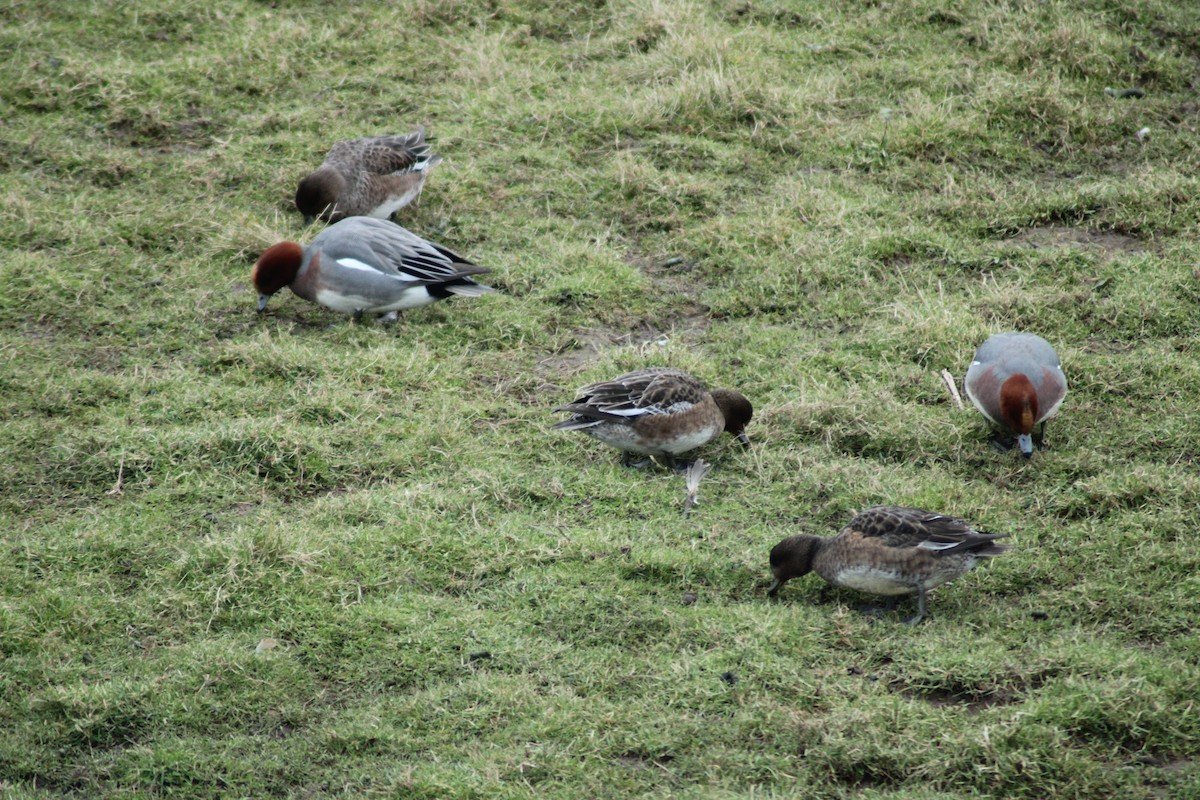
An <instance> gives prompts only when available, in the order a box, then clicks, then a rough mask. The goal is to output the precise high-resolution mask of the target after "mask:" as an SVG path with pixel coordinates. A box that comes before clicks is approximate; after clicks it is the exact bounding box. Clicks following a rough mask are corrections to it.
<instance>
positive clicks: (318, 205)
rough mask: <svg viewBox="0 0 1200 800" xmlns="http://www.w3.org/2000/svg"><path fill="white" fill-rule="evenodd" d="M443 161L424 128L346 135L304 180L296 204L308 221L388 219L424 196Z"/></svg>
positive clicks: (297, 194)
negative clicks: (387, 133) (431, 175)
mask: <svg viewBox="0 0 1200 800" xmlns="http://www.w3.org/2000/svg"><path fill="white" fill-rule="evenodd" d="M440 162H441V158H440V157H439V156H436V155H434V154H433V153H432V152H431V150H430V146H429V143H428V142H427V141H425V131H424V129H422V128H418V129H417V130H415V131H413V132H412V133H409V134H405V135H402V136H371V137H364V138H361V139H346V140H345V141H341V142H337V143H336V144H334V145H333V147H332V148H330V150H329V153H328V154H327V155H326V156H325V161H324V163H322V164H321V167H320V168H319V169H318V170H317V171H315V172H313V173H311V174H309V175H308V176H307V177H305V178H304V180H303V181H301V182H300V186H299V188H297V189H296V208H297V209H299V211H300V213H302V214H304V216H305V219H306V220H307V221H311V220H312V219H314V218H316V217H320V218H322V219H324V220H327V221H330V222H337V221H338V220H340V219H344V218H346V217H354V216H366V217H377V218H380V219H386V218H387V217H390V216H391V215H392V214H393V213H394V212H395V211H396V210H397V209H400V208H403V207H404V206H406V205H408V204H409V203H411V202H412V201H413V200H415V199H416V198H417V197H418V196H419V195H420V193H421V190H422V188H423V187H424V185H425V179H426V177H427V176H428V175H429V170H430V169H432V168H433V167H435V166H437V164H439V163H440Z"/></svg>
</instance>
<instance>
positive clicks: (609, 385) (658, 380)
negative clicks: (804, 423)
mask: <svg viewBox="0 0 1200 800" xmlns="http://www.w3.org/2000/svg"><path fill="white" fill-rule="evenodd" d="M578 394H579V396H578V397H576V398H575V400H573V401H572V402H570V403H568V404H567V405H565V406H559V407H558V408H556V409H554V410H555V411H566V412H568V413H570V414H571V415H572V416H571V417H570V419H566V420H563V421H562V422H560V423H558V424H557V425H555V426H554V427H555V428H557V429H559V430H566V431H576V430H578V431H583V432H584V433H586V434H588V435H589V436H593V437H595V438H597V439H599V440H600V441H602V442H604V443H605V444H607V445H610V446H612V447H616V448H618V449H619V450H621V451H623V452H622V455H621V463H622V464H623V465H625V466H632V467H641V466H645V465H646V464H647V463H649V462H648V460H645V461H641V462H638V463H634V462H633V461H632V458H631V457H632V455H633V454H638V455H644V456H652V457H653V456H657V457H658V458H660V459H662V460H663V461H664V462H665V463H666V464H667V465H668V466H670V467H675V466H676V464H675V457H676V456H678V455H679V454H680V453H686V452H687V451H689V450H693V449H695V448H697V447H699V446H700V445H703V444H707V443H708V442H711V441H712V440H713V439H715V438H717V437H718V436H720V435H721V432H722V431H727V432H729V433H730V434H732V435H733V436H734V437H736V438H737V440H738V441H739V442H741V443H742V445H743V446H744V447H749V446H750V440H749V439H747V438H746V430H745V429H746V425H747V423H749V422H750V418H751V416H753V413H754V410H753V408H752V407H751V405H750V401H749V400H747V399H746V398H745V397H743V396H742V395H741V394H739V393H737V392H734V391H730V390H728V389H714V390H713V391H711V392H710V391H709V390H708V389H707V388H706V387H705V385H704V384H703V383H701V382H700V381H698V380H696V379H695V378H693V377H692V376H691V375H688V374H687V373H686V372H682V371H680V370H677V369H671V368H669V367H651V368H649V369H640V370H637V371H635V372H630V373H627V374H625V375H621V376H620V377H618V378H614V379H613V380H611V381H602V382H601V383H593V384H592V385H590V386H585V387H583V388H582V389H580V390H579V393H578ZM684 468H685V469H686V465H685V466H684Z"/></svg>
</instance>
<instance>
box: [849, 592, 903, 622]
mask: <svg viewBox="0 0 1200 800" xmlns="http://www.w3.org/2000/svg"><path fill="white" fill-rule="evenodd" d="M895 607H896V597H895V595H892V596H891V597H889V598H888V599H887V600H885V601H884V602H883V605H881V606H873V605H870V604H869V603H865V604H863V605H861V606H858V607H857V608H858V610H859V611H860V612H861V613H863V614H866V615H867V616H868V617H882V616H883V615H884V614H887V613H889V612H890V611H892V610H893V609H894V608H895Z"/></svg>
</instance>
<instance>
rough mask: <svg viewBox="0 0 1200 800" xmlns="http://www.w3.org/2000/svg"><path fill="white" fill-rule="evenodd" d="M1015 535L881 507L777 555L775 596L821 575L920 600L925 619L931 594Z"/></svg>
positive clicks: (790, 543)
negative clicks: (798, 580) (800, 580)
mask: <svg viewBox="0 0 1200 800" xmlns="http://www.w3.org/2000/svg"><path fill="white" fill-rule="evenodd" d="M1005 536H1007V534H1003V533H986V532H984V531H977V530H975V529H974V528H972V527H971V526H970V525H969V524H967V523H966V522H963V521H962V520H961V519H955V518H954V517H945V516H942V515H941V514H934V513H932V512H929V511H921V510H919V509H916V508H901V507H899V506H875V507H874V508H868V509H867V510H866V511H862V512H860V513H859V514H856V515H855V517H854V519H852V520H850V524H849V525H847V526H846V527H845V528H842V530H841V532H840V533H839V534H838V535H837V536H833V537H829V538H826V537H821V536H807V535H805V536H792V537H789V538H787V539H784V540H783V541H782V542H780V543H779V544H777V545H775V547H774V548H773V549H772V550H771V572H772V573H773V574H774V576H775V582H774V583H772V584H771V587H770V588H769V589H767V594H768V595H770V596H771V597H774V596H775V595H776V593H778V591H779V589H780V587H781V586H783V584H784V583H786V582H787V581H788V580H790V579H791V578H798V577H800V576H801V575H807V574H808V573H809V572H816V573H817V574H818V575H820V576H821V577H822V578H824V579H825V580H826V581H828V582H829V583H832V584H833V585H834V586H841V587H843V588H846V589H857V590H858V591H861V592H869V593H871V594H878V595H884V596H887V597H889V598H890V600H889V603H888V605H887V607H886V609H885V610H890V609H891V607H892V606H894V605H895V602H896V597H897V596H899V595H907V594H915V595H916V596H917V614H916V616H914V617H912V618H910V619H908V620H905V621H906V622H907V623H908V624H910V625H911V624H915V623H917V622H920V621H921V620H922V619H923V618H924V617H925V595H926V593H927V592H928V591H929V590H930V589H932V588H934V587H935V586H940V585H941V584H943V583H946V582H947V581H951V580H954V579H955V578H957V577H958V576H960V575H962V574H963V573H964V572H966V571H967V570H969V569H971V568H972V567H973V566H975V562H976V561H978V560H979V559H980V558H984V557H988V556H998V555H1000V554H1001V553H1003V552H1005V551H1006V550H1008V547H1007V546H1006V545H1003V544H998V543H997V542H996V540H997V539H1000V538H1003V537H1005Z"/></svg>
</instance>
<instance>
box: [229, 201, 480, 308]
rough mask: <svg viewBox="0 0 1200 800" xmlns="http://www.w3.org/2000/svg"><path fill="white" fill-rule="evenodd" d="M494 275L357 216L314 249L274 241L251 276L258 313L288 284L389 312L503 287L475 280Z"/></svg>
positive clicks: (329, 231)
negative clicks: (494, 287)
mask: <svg viewBox="0 0 1200 800" xmlns="http://www.w3.org/2000/svg"><path fill="white" fill-rule="evenodd" d="M484 272H491V270H489V269H488V268H486V267H480V266H476V265H475V264H472V263H471V262H470V261H467V260H466V259H465V258H463V257H461V256H459V255H456V254H455V253H453V252H451V251H450V250H447V249H446V248H444V247H442V246H441V245H438V244H434V243H433V242H428V241H426V240H424V239H422V238H421V237H420V236H417V235H416V234H415V233H412V232H410V231H407V230H405V229H404V228H401V227H400V226H399V225H396V224H395V223H393V222H388V221H387V220H382V219H372V218H371V217H350V218H348V219H344V220H342V221H341V222H337V223H334V224H333V225H330V226H329V227H328V228H326V229H325V230H323V231H321V233H320V234H318V235H317V237H316V238H315V239H313V240H312V243H311V244H309V245H308V247H302V246H301V245H299V244H297V243H295V242H280V243H279V244H276V245H272V246H271V247H269V248H267V250H266V251H265V252H264V253H263V254H262V255H261V256H259V257H258V263H256V264H255V265H254V270H253V271H252V272H251V273H250V280H251V281H252V282H253V283H254V288H256V289H257V290H258V310H259V311H262V310H263V309H265V308H266V307H267V302H268V301H269V300H270V299H271V295H273V294H275V293H276V292H278V291H279V290H280V289H282V288H283V287H285V286H287V287H289V288H290V289H291V290H292V291H293V292H294V293H296V294H297V295H299V296H300V297H303V298H304V299H305V300H310V301H312V302H314V303H319V304H321V305H323V306H325V307H326V308H330V309H333V310H334V311H340V312H342V313H343V314H353V315H354V318H355V319H359V318H361V317H362V315H363V314H364V313H370V314H385V315H386V316H385V321H389V320H392V319H395V317H396V312H397V311H399V310H402V309H406V308H416V307H418V306H424V305H428V304H429V303H432V302H434V301H436V300H442V299H445V298H447V297H449V296H450V295H454V294H457V295H464V296H466V297H478V296H479V295H481V294H486V293H487V292H492V291H495V290H494V289H493V288H492V287H490V286H484V285H482V284H478V283H476V282H475V281H473V280H471V277H470V276H472V275H479V274H481V273H484Z"/></svg>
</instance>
